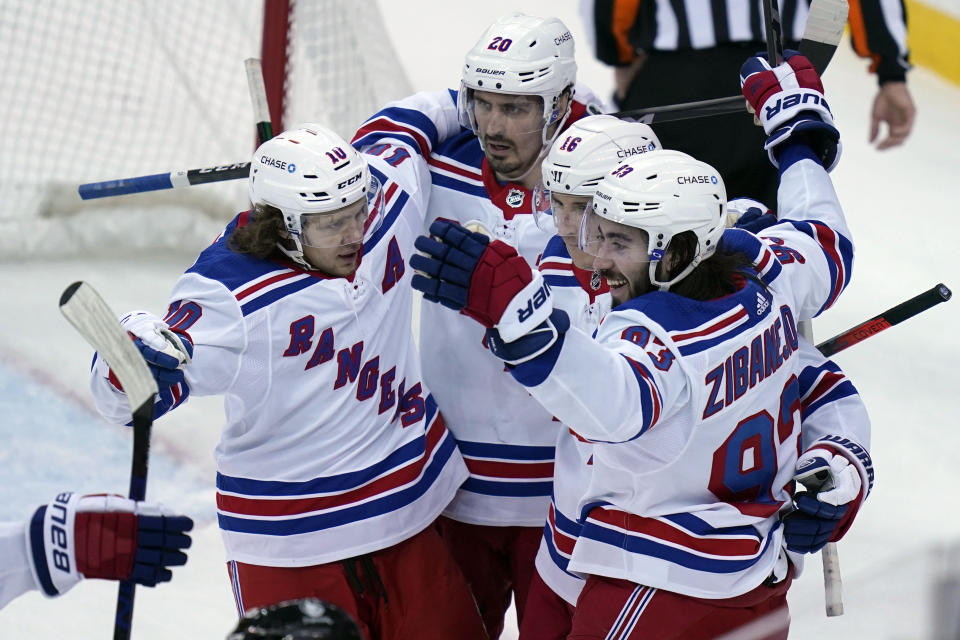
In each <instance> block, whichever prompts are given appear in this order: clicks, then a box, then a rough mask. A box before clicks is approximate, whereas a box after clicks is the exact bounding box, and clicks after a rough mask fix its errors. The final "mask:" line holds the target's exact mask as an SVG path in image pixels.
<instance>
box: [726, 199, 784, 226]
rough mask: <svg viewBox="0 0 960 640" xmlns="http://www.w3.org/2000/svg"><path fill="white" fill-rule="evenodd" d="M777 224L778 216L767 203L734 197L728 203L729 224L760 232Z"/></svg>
mask: <svg viewBox="0 0 960 640" xmlns="http://www.w3.org/2000/svg"><path fill="white" fill-rule="evenodd" d="M774 224H777V216H776V214H774V213H773V212H771V211H770V209H767V207H766V205H764V204H763V203H762V202H757V201H756V200H751V199H750V198H734V199H733V200H731V201H730V202H728V203H727V226H728V227H731V228H737V229H746V230H747V231H749V232H750V233H760V232H761V231H763V230H764V229H766V228H767V227H769V226H771V225H774Z"/></svg>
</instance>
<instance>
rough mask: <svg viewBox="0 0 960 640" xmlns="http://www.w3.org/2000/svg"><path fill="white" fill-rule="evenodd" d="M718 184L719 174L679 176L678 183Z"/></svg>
mask: <svg viewBox="0 0 960 640" xmlns="http://www.w3.org/2000/svg"><path fill="white" fill-rule="evenodd" d="M708 182H709V183H711V184H717V176H677V184H707V183H708Z"/></svg>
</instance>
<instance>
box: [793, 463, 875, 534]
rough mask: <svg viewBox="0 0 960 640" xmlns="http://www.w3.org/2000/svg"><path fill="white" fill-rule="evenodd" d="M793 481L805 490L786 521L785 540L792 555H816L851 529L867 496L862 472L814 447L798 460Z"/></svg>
mask: <svg viewBox="0 0 960 640" xmlns="http://www.w3.org/2000/svg"><path fill="white" fill-rule="evenodd" d="M793 477H794V480H796V481H797V482H798V483H799V484H800V485H802V486H803V487H804V488H805V489H806V490H805V491H802V492H798V493H797V494H796V495H795V496H794V506H795V509H794V510H793V511H792V512H790V513H789V514H788V515H786V516H785V517H784V518H783V537H784V540H786V543H787V549H789V550H790V551H796V552H798V553H814V552H816V551H819V550H820V548H821V547H823V546H824V545H825V544H827V543H828V542H833V541H836V540H839V539H840V538H842V537H843V535H844V534H845V533H846V532H847V529H849V528H850V524H851V523H852V522H853V519H854V517H855V516H856V513H857V511H858V510H859V508H860V504H861V503H862V502H863V498H864V495H865V492H864V490H863V482H862V481H861V479H860V471H859V470H858V469H857V467H856V466H854V465H853V464H851V463H850V460H849V459H848V458H847V457H846V456H844V455H843V454H841V453H837V452H834V451H831V450H830V449H829V448H821V447H813V448H810V449H808V450H807V451H805V452H804V453H803V454H802V455H801V456H800V458H799V459H798V460H797V466H796V473H795V474H794V476H793Z"/></svg>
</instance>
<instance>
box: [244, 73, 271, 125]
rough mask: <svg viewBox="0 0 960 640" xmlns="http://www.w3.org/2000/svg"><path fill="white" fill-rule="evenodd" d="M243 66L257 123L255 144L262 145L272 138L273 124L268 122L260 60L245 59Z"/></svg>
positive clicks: (268, 110)
mask: <svg viewBox="0 0 960 640" xmlns="http://www.w3.org/2000/svg"><path fill="white" fill-rule="evenodd" d="M243 64H244V67H246V70H247V87H248V88H249V89H250V101H251V102H252V103H253V116H254V118H255V119H256V122H257V144H263V143H264V142H266V141H267V140H269V139H270V138H272V137H273V123H272V122H271V121H270V106H269V104H268V103H267V87H266V85H264V83H263V67H262V66H261V65H260V58H247V59H246V60H244V61H243Z"/></svg>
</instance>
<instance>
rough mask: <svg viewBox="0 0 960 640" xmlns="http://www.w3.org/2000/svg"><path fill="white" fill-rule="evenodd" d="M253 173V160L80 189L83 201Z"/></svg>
mask: <svg viewBox="0 0 960 640" xmlns="http://www.w3.org/2000/svg"><path fill="white" fill-rule="evenodd" d="M249 175H250V163H249V162H238V163H236V164H226V165H220V166H217V167H208V168H206V169H181V170H179V171H171V172H169V173H154V174H151V175H148V176H136V177H133V178H120V179H119V180H104V181H102V182H87V183H85V184H81V185H80V186H79V187H78V188H77V191H78V192H79V193H80V198H81V199H82V200H91V199H93V198H109V197H112V196H122V195H126V194H128V193H144V192H146V191H160V190H162V189H179V188H180V187H190V186H193V185H195V184H206V183H208V182H223V181H224V180H240V179H241V178H246V177H247V176H249Z"/></svg>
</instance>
